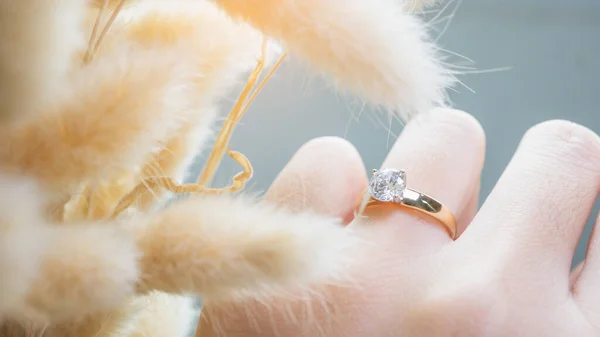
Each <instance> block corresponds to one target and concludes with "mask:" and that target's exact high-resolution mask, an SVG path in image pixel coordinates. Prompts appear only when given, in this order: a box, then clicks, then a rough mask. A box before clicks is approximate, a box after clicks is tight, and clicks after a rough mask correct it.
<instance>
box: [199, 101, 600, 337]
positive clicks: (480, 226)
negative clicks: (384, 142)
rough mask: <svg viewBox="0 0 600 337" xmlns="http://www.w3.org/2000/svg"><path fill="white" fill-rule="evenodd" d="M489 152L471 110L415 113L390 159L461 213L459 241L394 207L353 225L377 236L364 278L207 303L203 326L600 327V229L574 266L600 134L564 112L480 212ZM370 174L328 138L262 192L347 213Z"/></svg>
mask: <svg viewBox="0 0 600 337" xmlns="http://www.w3.org/2000/svg"><path fill="white" fill-rule="evenodd" d="M484 152H485V140H484V133H483V131H482V129H481V127H480V126H479V124H478V123H477V122H476V121H475V120H474V119H473V118H472V117H470V116H468V115H467V114H465V113H462V112H457V111H448V110H442V111H435V112H432V113H429V114H423V115H420V116H418V117H417V118H416V119H415V120H413V121H411V122H410V123H409V124H408V125H407V126H406V128H405V129H404V131H403V133H402V134H401V136H400V137H399V139H398V141H397V143H396V144H395V146H394V148H393V149H392V150H391V152H390V153H389V156H388V157H387V159H386V160H385V163H384V164H383V165H382V166H383V167H388V168H403V169H406V172H407V184H408V187H410V188H413V189H416V190H419V191H421V192H424V193H427V194H428V195H430V196H432V197H434V198H436V199H438V200H440V201H441V202H442V203H444V204H445V205H446V206H447V207H448V208H449V209H450V210H451V211H453V213H454V214H455V216H456V217H457V220H458V223H459V235H460V236H459V238H458V239H457V240H456V241H452V240H451V239H450V238H449V237H448V235H447V234H446V232H445V231H444V229H443V228H442V227H440V226H439V225H438V224H437V223H436V222H434V221H429V220H423V218H420V217H419V218H416V217H414V215H411V214H409V213H407V212H405V211H404V210H403V209H402V208H386V209H385V210H383V211H381V212H385V213H381V214H378V215H379V216H377V220H375V221H372V222H370V223H368V224H365V223H364V221H353V222H350V223H349V224H348V225H349V226H355V228H356V229H358V230H360V233H361V234H362V235H364V237H365V239H367V240H369V241H370V242H375V243H376V244H377V245H376V247H375V248H374V249H373V251H369V252H363V254H364V257H365V259H364V261H361V262H358V265H357V266H356V270H355V274H353V275H355V277H356V280H357V281H358V282H357V283H356V285H355V286H354V287H341V286H330V287H327V290H325V291H321V292H319V293H318V294H316V295H315V296H314V298H313V301H311V302H306V301H294V300H292V299H289V300H286V299H273V301H271V302H269V303H258V302H248V303H244V304H223V305H222V306H221V305H219V306H210V307H207V308H205V309H204V310H205V311H204V313H203V317H202V318H201V324H200V327H199V333H198V335H199V336H227V337H236V336H245V337H246V336H265V337H267V336H290V337H294V336H311V337H314V336H328V337H336V336H340V337H341V336H345V337H346V336H348V337H354V336H356V337H365V336H374V337H383V336H394V337H398V336H409V337H414V336H424V337H429V336H461V337H467V336H477V337H481V336H498V337H505V336H527V337H530V336H531V337H533V336H535V337H542V336H544V337H545V336H548V337H564V336H581V337H587V336H590V337H591V336H597V335H598V334H600V231H597V230H595V231H594V233H593V234H592V238H591V240H590V246H589V250H588V252H587V257H586V260H585V263H584V264H583V266H582V267H580V268H577V269H576V270H575V271H573V272H571V270H570V266H571V261H572V257H573V254H574V250H575V247H576V245H577V242H578V240H579V237H580V235H581V233H582V231H583V228H584V224H585V222H586V219H587V218H588V216H589V213H590V211H591V208H592V206H593V203H594V201H595V199H596V197H597V195H598V193H599V190H600V139H599V138H598V136H597V135H595V134H594V133H593V132H591V131H589V130H587V129H585V128H583V127H581V126H578V125H575V124H572V123H569V122H564V121H552V122H545V123H542V124H539V125H537V126H535V127H533V128H532V129H531V130H529V131H528V132H527V134H526V135H525V136H524V138H523V140H522V143H521V144H520V146H519V148H518V150H517V152H516V154H515V156H514V158H513V159H512V161H511V162H510V164H509V165H508V167H507V168H506V171H505V172H504V174H503V175H502V177H501V178H500V180H499V181H498V183H497V185H496V187H495V188H494V190H493V191H492V193H491V194H490V196H489V198H488V199H487V200H486V202H485V204H484V205H483V207H482V208H481V209H480V210H479V211H478V212H477V204H478V203H477V200H478V193H479V180H480V174H481V170H482V166H483V161H484ZM366 184H367V176H366V173H365V168H364V167H363V165H362V163H361V160H360V157H359V155H358V153H357V152H356V150H355V149H354V148H353V147H352V146H351V145H349V144H348V143H346V142H345V141H343V140H339V139H334V138H324V139H319V140H314V141H311V142H309V143H308V144H306V145H305V146H304V147H303V148H302V149H300V151H299V152H298V153H297V154H296V156H295V157H294V158H293V159H292V160H291V162H290V163H289V165H288V166H287V167H286V168H285V169H284V171H283V172H282V173H281V175H280V176H279V177H278V179H277V180H276V182H275V183H274V185H273V187H272V188H271V189H270V191H269V193H268V194H267V196H266V197H267V198H268V200H270V201H272V202H274V203H280V204H283V205H285V206H287V207H291V208H294V209H296V210H307V209H312V210H314V211H318V212H321V213H325V214H330V215H335V216H340V217H343V218H346V219H351V214H352V212H353V209H354V207H356V201H357V200H358V199H359V198H360V195H361V193H362V192H363V191H364V189H365V188H366ZM467 227H468V228H467Z"/></svg>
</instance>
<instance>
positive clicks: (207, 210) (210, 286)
mask: <svg viewBox="0 0 600 337" xmlns="http://www.w3.org/2000/svg"><path fill="white" fill-rule="evenodd" d="M144 222H145V221H144ZM140 229H141V230H142V231H141V235H140V238H139V247H140V249H141V250H142V252H143V253H144V254H143V258H142V262H141V264H142V267H141V268H142V284H141V286H140V289H142V290H144V289H149V290H160V291H165V292H169V293H196V294H200V295H202V296H203V298H204V299H205V300H207V301H212V300H220V299H231V298H238V297H239V298H241V297H244V294H259V293H267V294H268V293H274V292H277V291H278V288H279V287H286V286H295V285H307V284H311V283H314V282H317V283H321V282H327V281H328V280H329V279H332V278H335V277H337V276H338V275H340V274H341V273H342V272H343V271H344V270H345V268H346V266H347V263H348V262H349V261H348V260H351V257H350V255H351V253H352V251H353V250H354V249H355V248H356V245H357V244H358V243H359V242H360V241H359V240H358V239H357V238H356V237H355V236H354V235H353V233H352V232H351V231H350V230H349V229H347V228H344V227H342V226H341V225H339V223H338V221H337V220H336V219H329V218H326V217H321V216H317V215H312V214H294V213H290V212H287V211H285V210H283V209H278V208H275V207H272V206H270V205H267V204H265V203H260V202H253V201H251V200H248V199H246V198H241V197H235V198H234V197H231V196H210V197H193V198H190V199H187V200H182V201H178V202H175V203H173V204H171V205H170V207H169V208H167V209H166V210H165V211H164V212H161V213H159V214H157V215H154V216H153V217H152V219H150V224H149V225H148V224H144V225H143V226H142V227H140Z"/></svg>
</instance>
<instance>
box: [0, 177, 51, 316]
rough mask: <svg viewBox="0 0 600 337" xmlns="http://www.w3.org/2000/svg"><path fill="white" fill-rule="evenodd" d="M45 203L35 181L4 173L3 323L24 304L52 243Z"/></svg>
mask: <svg viewBox="0 0 600 337" xmlns="http://www.w3.org/2000/svg"><path fill="white" fill-rule="evenodd" d="M41 202H42V200H41V198H40V191H39V190H38V188H37V186H35V184H33V182H32V181H30V180H26V179H23V178H21V177H17V176H13V175H6V174H0V209H1V210H2V211H1V212H0V299H1V301H0V323H1V322H2V321H3V320H4V319H6V318H7V317H8V318H10V316H13V315H16V314H17V312H18V310H19V309H20V308H22V307H23V303H24V302H25V297H26V296H27V293H28V291H29V289H30V287H31V286H32V284H33V282H34V280H35V277H36V276H37V271H38V268H39V266H40V263H41V260H42V256H43V255H44V253H45V251H46V249H47V247H48V246H49V242H48V240H47V235H46V234H47V232H46V231H45V230H44V228H43V227H42V224H41V214H39V213H38V211H40V205H41ZM0 325H1V324H0Z"/></svg>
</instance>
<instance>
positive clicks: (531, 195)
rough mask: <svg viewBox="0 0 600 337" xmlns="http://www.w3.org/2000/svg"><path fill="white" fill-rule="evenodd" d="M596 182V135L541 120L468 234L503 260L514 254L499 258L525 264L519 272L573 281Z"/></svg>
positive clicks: (599, 147) (599, 162)
mask: <svg viewBox="0 0 600 337" xmlns="http://www.w3.org/2000/svg"><path fill="white" fill-rule="evenodd" d="M599 188H600V139H599V138H598V136H597V135H595V134H594V133H593V132H591V131H590V130H588V129H586V128H584V127H582V126H579V125H576V124H574V123H570V122H565V121H550V122H544V123H541V124H539V125H537V126H535V127H533V128H531V129H530V130H529V131H528V132H527V133H526V135H525V136H524V137H523V140H522V142H521V144H520V146H519V148H518V150H517V152H516V153H515V155H514V157H513V159H512V160H511V162H510V163H509V165H508V167H507V168H506V171H505V172H504V174H503V175H502V177H501V178H500V180H499V182H498V183H497V185H496V187H495V188H494V190H493V191H492V193H491V194H490V196H489V197H488V199H487V200H486V202H485V204H484V206H483V207H482V209H481V210H480V211H479V214H478V215H477V216H476V218H475V220H474V223H473V224H472V225H471V226H470V227H469V229H468V230H467V231H466V232H465V233H464V234H463V239H464V240H465V241H470V242H472V243H474V244H479V245H481V247H480V248H481V249H482V250H483V251H488V252H494V253H498V255H497V257H498V258H500V259H503V260H506V259H517V260H518V263H512V262H514V261H512V260H511V261H508V263H502V264H503V265H506V266H511V267H516V268H522V269H519V270H518V271H517V272H518V273H520V272H521V271H525V270H527V271H528V272H527V273H526V274H527V275H529V276H531V275H535V277H536V279H537V278H538V277H539V276H538V275H551V274H548V273H549V272H557V271H560V272H561V273H563V275H564V279H563V281H564V283H568V274H569V270H570V267H571V263H572V257H573V254H574V251H575V248H576V246H577V243H578V241H579V237H580V236H581V233H582V231H583V229H584V225H585V222H586V220H587V218H588V216H589V213H590V211H591V209H592V206H593V203H594V200H595V199H596V196H597V194H598V191H599ZM503 262H504V261H503ZM527 275H525V274H524V277H528V276H527ZM545 280H546V281H547V282H555V278H554V277H548V278H546V279H545Z"/></svg>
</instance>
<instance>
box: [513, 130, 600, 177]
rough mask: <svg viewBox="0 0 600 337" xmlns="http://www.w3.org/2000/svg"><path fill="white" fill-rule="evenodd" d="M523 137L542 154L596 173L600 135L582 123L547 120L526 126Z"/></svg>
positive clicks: (599, 154) (598, 160) (598, 171)
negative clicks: (528, 127)
mask: <svg viewBox="0 0 600 337" xmlns="http://www.w3.org/2000/svg"><path fill="white" fill-rule="evenodd" d="M525 139H526V140H528V141H530V142H534V143H535V144H536V147H537V148H539V150H540V151H542V152H543V153H544V154H546V155H549V156H552V157H555V158H557V159H559V160H561V161H566V162H570V163H571V164H573V165H574V166H577V167H581V168H585V169H588V170H591V171H594V172H596V173H600V137H598V135H597V134H596V133H594V132H593V131H591V130H590V129H588V128H586V127H584V126H581V125H579V124H576V123H573V122H569V121H564V120H551V121H547V122H542V123H540V124H537V125H535V126H533V127H532V128H530V129H529V130H528V131H527V133H526V134H525V137H524V140H525Z"/></svg>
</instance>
